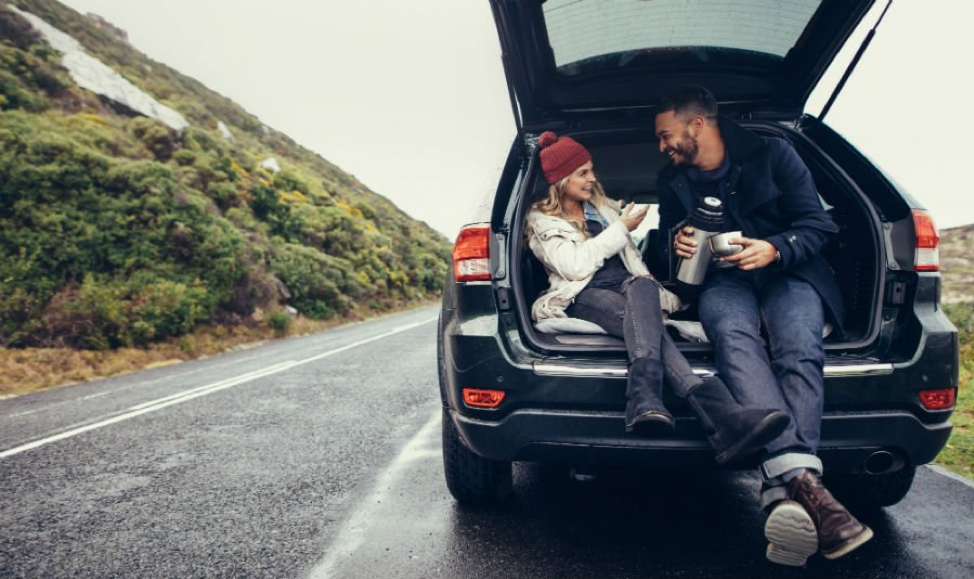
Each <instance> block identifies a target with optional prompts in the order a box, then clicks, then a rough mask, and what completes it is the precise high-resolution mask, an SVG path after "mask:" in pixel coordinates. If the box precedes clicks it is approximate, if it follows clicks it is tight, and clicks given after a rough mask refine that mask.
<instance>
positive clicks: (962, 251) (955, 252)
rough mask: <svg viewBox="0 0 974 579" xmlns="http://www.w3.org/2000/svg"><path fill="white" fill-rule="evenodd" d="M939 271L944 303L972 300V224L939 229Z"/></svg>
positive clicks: (973, 259)
mask: <svg viewBox="0 0 974 579" xmlns="http://www.w3.org/2000/svg"><path fill="white" fill-rule="evenodd" d="M940 271H941V275H942V276H943V294H942V296H941V299H942V301H943V302H944V303H945V304H951V303H959V302H967V303H971V302H974V225H963V226H961V227H952V228H950V229H944V230H941V231H940Z"/></svg>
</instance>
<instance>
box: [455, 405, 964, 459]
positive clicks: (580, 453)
mask: <svg viewBox="0 0 974 579" xmlns="http://www.w3.org/2000/svg"><path fill="white" fill-rule="evenodd" d="M450 415H451V417H452V419H453V421H454V423H455V424H456V426H457V429H458V431H459V432H460V435H461V437H462V439H463V441H464V443H465V444H466V445H467V447H468V448H469V449H470V450H472V451H473V452H474V453H476V454H479V455H481V456H483V457H486V458H490V459H493V460H500V461H536V462H566V463H574V464H593V465H594V464H618V465H641V466H652V467H659V468H687V467H694V466H708V465H710V466H712V465H714V460H713V451H712V450H711V449H710V446H709V444H708V443H707V441H706V439H705V438H704V435H703V432H702V431H701V430H700V427H699V425H698V424H697V420H696V419H695V418H689V417H687V418H677V428H676V432H675V433H674V434H673V435H671V436H669V437H666V438H659V439H650V438H639V437H635V436H631V435H627V434H626V433H625V430H624V427H623V417H622V413H620V412H583V411H550V410H533V409H522V410H517V411H514V412H512V413H511V414H509V415H507V416H506V417H504V418H503V419H502V420H500V421H497V422H493V421H485V420H479V419H475V418H470V417H468V416H464V415H461V414H459V413H457V412H455V411H451V412H450ZM952 428H953V425H952V424H951V422H950V421H949V420H944V421H943V422H938V423H935V424H924V423H923V422H921V421H920V420H918V419H917V418H916V417H915V416H914V415H912V414H910V413H909V412H905V411H889V412H869V413H849V412H846V413H842V414H835V415H829V414H827V415H826V416H825V417H824V418H823V421H822V443H821V447H820V450H819V456H820V457H821V458H822V460H823V461H824V462H825V465H826V468H830V469H834V470H837V471H853V470H857V469H859V468H861V467H862V464H863V463H864V462H865V460H866V459H867V458H868V457H869V456H870V455H871V454H872V453H873V452H875V451H877V450H881V449H883V450H890V451H894V452H897V453H899V454H900V455H901V456H902V457H903V459H904V460H905V461H906V463H907V464H913V465H917V464H925V463H928V462H930V461H931V460H933V458H934V457H935V456H936V455H937V453H938V452H939V451H940V449H941V448H943V446H944V445H945V444H946V442H947V438H948V437H949V436H950V432H951V429H952ZM542 434H543V436H539V435H542ZM755 464H756V463H755ZM741 466H748V465H741ZM752 466H753V465H752Z"/></svg>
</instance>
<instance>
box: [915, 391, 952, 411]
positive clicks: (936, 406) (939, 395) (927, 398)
mask: <svg viewBox="0 0 974 579" xmlns="http://www.w3.org/2000/svg"><path fill="white" fill-rule="evenodd" d="M956 397H957V390H956V389H955V388H943V389H941V390H920V404H923V407H924V408H926V409H927V410H947V409H948V408H953V407H954V400H955V398H956Z"/></svg>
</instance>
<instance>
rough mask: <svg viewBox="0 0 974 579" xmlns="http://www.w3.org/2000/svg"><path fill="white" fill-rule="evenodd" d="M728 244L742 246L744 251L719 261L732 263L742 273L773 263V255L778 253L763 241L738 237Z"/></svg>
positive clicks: (772, 246)
mask: <svg viewBox="0 0 974 579" xmlns="http://www.w3.org/2000/svg"><path fill="white" fill-rule="evenodd" d="M728 243H733V244H738V245H743V246H744V249H743V250H741V252H740V253H736V254H734V255H729V256H727V257H722V258H720V260H721V261H729V262H731V263H734V264H736V265H737V267H738V269H743V270H744V271H749V270H752V269H760V268H762V267H767V266H768V265H769V264H770V263H771V262H773V261H774V255H775V254H776V253H777V252H778V249H777V248H775V246H774V245H771V243H769V242H767V241H765V240H763V239H750V238H748V237H739V238H737V239H731V240H729V241H728Z"/></svg>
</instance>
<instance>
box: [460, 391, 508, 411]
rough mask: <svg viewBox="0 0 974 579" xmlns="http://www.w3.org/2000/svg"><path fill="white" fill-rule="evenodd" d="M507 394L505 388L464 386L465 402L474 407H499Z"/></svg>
mask: <svg viewBox="0 0 974 579" xmlns="http://www.w3.org/2000/svg"><path fill="white" fill-rule="evenodd" d="M506 394H507V393H506V392H504V391H503V390H483V389H480V388H464V389H463V403H464V404H466V405H467V406H473V407H474V408H497V407H498V406H500V403H501V402H503V401H504V396H505V395H506Z"/></svg>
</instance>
